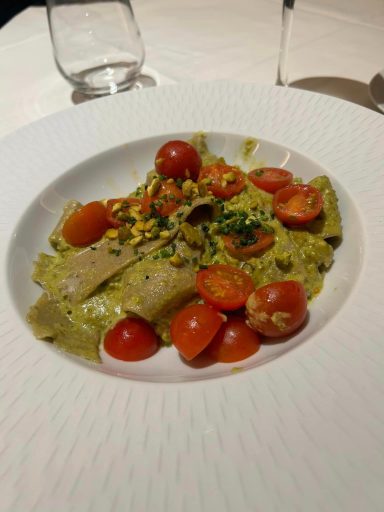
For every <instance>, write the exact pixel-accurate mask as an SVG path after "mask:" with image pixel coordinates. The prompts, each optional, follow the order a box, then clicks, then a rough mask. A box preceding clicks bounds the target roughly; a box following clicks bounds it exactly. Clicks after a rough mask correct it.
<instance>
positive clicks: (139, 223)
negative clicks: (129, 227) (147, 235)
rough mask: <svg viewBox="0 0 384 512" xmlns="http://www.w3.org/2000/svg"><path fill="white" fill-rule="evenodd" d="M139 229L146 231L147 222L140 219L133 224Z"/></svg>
mask: <svg viewBox="0 0 384 512" xmlns="http://www.w3.org/2000/svg"><path fill="white" fill-rule="evenodd" d="M133 227H134V228H135V229H136V230H137V231H145V222H143V221H142V220H138V221H137V222H136V223H135V225H134V226H133Z"/></svg>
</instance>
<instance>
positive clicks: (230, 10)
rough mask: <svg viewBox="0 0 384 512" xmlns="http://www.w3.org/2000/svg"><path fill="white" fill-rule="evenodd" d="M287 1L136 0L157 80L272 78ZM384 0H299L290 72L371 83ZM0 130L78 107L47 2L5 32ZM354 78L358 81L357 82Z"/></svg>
mask: <svg viewBox="0 0 384 512" xmlns="http://www.w3.org/2000/svg"><path fill="white" fill-rule="evenodd" d="M281 4H282V0H236V1H233V0H194V1H193V2H187V1H186V0H156V1H153V0H133V3H132V5H133V8H134V11H135V15H136V19H137V21H138V24H139V26H140V29H141V32H142V36H143V39H144V43H145V46H146V54H147V57H146V69H145V71H147V72H149V73H150V74H152V75H153V76H154V77H155V78H156V79H157V81H158V83H159V84H160V85H161V84H164V83H169V82H172V81H176V82H181V81H190V80H212V79H233V80H240V81H248V82H249V81H250V82H259V83H260V82H261V83H269V84H273V83H274V82H275V78H276V67H277V57H278V51H279V42H280V27H281ZM383 48H384V1H383V0H322V1H321V2H319V1H318V0H298V1H297V2H296V8H295V16H294V26H293V34H292V41H291V50H290V66H289V69H290V79H291V80H294V81H295V80H298V79H302V78H308V77H339V78H344V79H349V80H350V81H351V82H347V81H343V82H342V86H343V87H344V86H346V87H347V86H349V85H352V86H353V85H354V84H355V85H356V81H357V82H362V83H364V84H367V83H368V82H369V81H370V79H371V78H372V76H373V75H374V74H376V73H377V72H378V71H379V70H381V69H382V68H383V67H384V54H383ZM0 73H1V74H0V76H1V79H0V113H1V115H0V136H2V135H5V134H7V133H9V132H11V131H13V130H15V129H17V128H18V127H20V126H22V125H24V124H27V123H29V122H31V121H34V120H37V119H39V118H41V117H42V116H45V115H47V114H51V113H53V112H56V111H58V110H61V109H63V108H66V107H69V106H71V105H73V102H72V100H71V92H72V91H71V87H70V86H69V84H67V83H66V82H65V80H64V79H63V78H62V77H61V76H60V74H59V72H58V71H57V69H56V67H55V64H54V61H53V57H52V50H51V44H50V38H49V33H48V24H47V17H46V12H45V8H43V7H39V8H37V7H31V8H29V9H27V10H25V11H23V12H22V13H20V14H19V15H18V16H16V17H15V18H14V19H13V20H11V21H10V22H9V23H8V24H7V25H6V26H5V27H3V28H2V29H1V30H0ZM352 81H353V82H352Z"/></svg>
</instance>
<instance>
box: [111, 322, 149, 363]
mask: <svg viewBox="0 0 384 512" xmlns="http://www.w3.org/2000/svg"><path fill="white" fill-rule="evenodd" d="M158 346H159V345H158V339H157V336H156V333H155V331H154V330H153V328H152V327H151V326H150V325H149V324H148V323H147V322H146V321H145V320H143V319H142V318H124V319H123V320H120V321H119V322H117V324H116V325H115V326H114V327H112V329H110V330H109V331H108V332H107V334H106V335H105V338H104V349H105V351H106V352H107V353H108V354H109V355H110V356H112V357H114V358H115V359H121V360H122V361H141V360H142V359H147V358H148V357H151V356H152V355H153V354H154V353H155V352H156V351H157V349H158Z"/></svg>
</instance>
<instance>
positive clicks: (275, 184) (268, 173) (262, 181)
mask: <svg viewBox="0 0 384 512" xmlns="http://www.w3.org/2000/svg"><path fill="white" fill-rule="evenodd" d="M248 178H249V180H250V181H251V182H252V183H253V184H254V185H255V187H258V188H261V189H262V190H265V191H266V192H270V193H271V194H274V193H275V192H276V190H279V188H283V187H286V186H288V185H290V184H291V183H292V180H293V174H292V173H291V172H290V171H287V170H285V169H280V168H279V167H263V168H261V169H255V170H254V171H251V172H249V173H248Z"/></svg>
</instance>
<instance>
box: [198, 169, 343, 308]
mask: <svg viewBox="0 0 384 512" xmlns="http://www.w3.org/2000/svg"><path fill="white" fill-rule="evenodd" d="M319 179H320V182H321V183H323V182H324V181H326V182H327V183H326V185H327V187H329V186H330V183H329V180H328V178H326V177H320V178H319ZM272 197H273V196H272V195H271V194H268V193H267V192H263V191H262V190H260V189H258V188H256V187H254V186H253V185H252V184H251V183H248V184H247V187H246V189H245V190H243V192H241V194H239V195H237V196H235V197H233V198H232V199H231V200H230V201H227V202H226V203H225V211H227V210H245V211H249V210H254V211H255V212H257V211H260V210H262V211H263V212H265V214H266V216H268V215H269V216H270V217H272V218H271V219H270V220H268V221H266V224H267V225H269V226H270V227H271V228H273V230H274V235H275V241H274V244H273V245H272V246H271V247H270V248H268V249H266V250H265V251H263V252H261V253H260V254H258V255H257V256H253V257H250V258H246V259H243V260H239V259H237V258H234V257H232V256H231V255H230V254H229V253H228V252H227V251H226V249H225V246H224V242H223V240H222V237H221V236H220V235H218V234H216V233H215V229H214V226H213V225H212V226H211V229H210V232H209V237H207V240H206V242H205V250H204V254H203V258H202V263H203V264H206V265H210V264H213V263H224V264H228V265H233V266H240V267H241V268H243V270H245V271H246V272H248V273H249V274H250V275H251V277H252V278H253V280H254V282H255V286H256V287H259V286H263V285H265V284H268V283H270V282H273V281H285V280H290V279H294V280H296V281H300V282H301V283H302V284H303V285H304V287H305V289H306V292H307V296H308V298H309V299H311V298H313V297H315V296H316V295H317V294H318V293H319V292H320V291H321V288H322V285H323V280H324V273H325V271H326V269H327V268H329V267H330V265H331V264H332V261H333V248H332V245H330V244H329V243H327V242H326V240H324V232H323V231H322V230H321V229H318V230H317V232H316V233H311V232H308V231H307V230H304V229H288V228H286V227H285V226H283V225H282V224H281V223H280V222H279V221H278V220H277V219H275V218H273V214H272V211H273V210H272ZM271 214H272V215H271ZM324 218H325V219H326V222H324V225H323V227H324V226H326V227H327V232H329V231H332V232H333V233H341V227H340V222H339V220H340V217H339V213H338V209H337V204H332V205H331V207H330V208H327V213H326V214H324ZM331 226H333V229H331ZM334 236H336V234H335V235H334ZM212 247H214V248H215V250H212Z"/></svg>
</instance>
